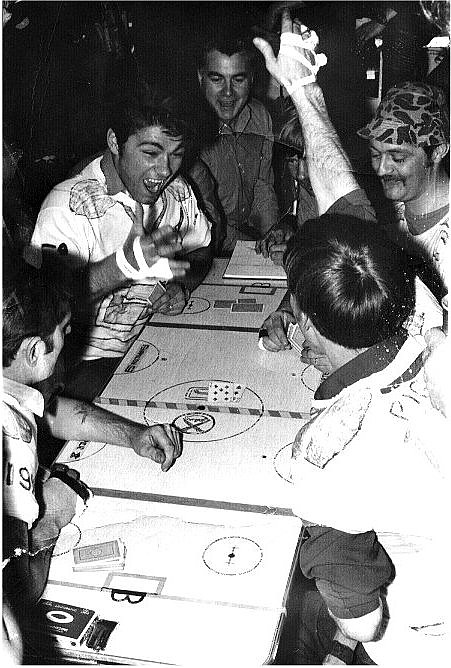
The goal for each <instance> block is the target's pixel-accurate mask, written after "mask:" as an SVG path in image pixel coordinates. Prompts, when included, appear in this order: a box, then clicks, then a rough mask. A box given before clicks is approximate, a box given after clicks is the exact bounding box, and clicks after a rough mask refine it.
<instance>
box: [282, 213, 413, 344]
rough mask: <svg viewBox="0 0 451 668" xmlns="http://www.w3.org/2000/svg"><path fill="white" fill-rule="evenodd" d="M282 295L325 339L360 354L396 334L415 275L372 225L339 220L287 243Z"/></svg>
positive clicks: (326, 220)
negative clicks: (292, 301) (285, 287)
mask: <svg viewBox="0 0 451 668" xmlns="http://www.w3.org/2000/svg"><path fill="white" fill-rule="evenodd" d="M284 263H285V269H286V272H287V276H288V289H289V291H290V293H291V294H292V295H293V297H294V299H295V300H296V303H297V305H298V307H299V309H300V310H301V311H302V312H303V313H305V314H306V315H307V316H308V317H309V318H310V320H311V321H312V323H313V324H314V326H315V327H316V329H317V330H318V331H319V332H320V333H321V334H322V335H323V336H324V337H326V338H327V339H329V340H330V341H333V342H334V343H338V344H339V345H341V346H344V347H345V348H350V349H359V348H365V347H369V346H372V345H375V344H376V343H378V342H380V341H383V340H384V339H386V338H388V337H390V336H393V335H395V334H399V333H400V332H401V331H402V330H401V328H402V326H403V323H404V322H405V320H406V318H407V317H408V316H409V315H410V314H411V313H412V311H413V308H414V304H415V286H414V281H415V275H414V271H413V269H412V268H411V266H410V265H409V263H408V260H407V258H406V256H405V255H404V253H403V251H402V250H401V248H400V247H399V246H396V245H395V244H393V243H392V242H391V241H389V239H388V238H387V237H386V236H385V235H384V233H383V232H382V231H381V230H380V229H379V228H378V226H377V225H376V224H374V223H370V222H366V221H362V220H360V219H357V218H352V217H348V216H339V215H327V214H326V215H323V216H321V217H320V218H318V219H315V220H309V221H307V222H306V223H305V224H304V226H303V227H302V229H301V230H299V231H298V232H297V233H296V235H295V236H294V237H292V238H291V239H290V241H289V243H288V247H287V250H286V253H285V258H284Z"/></svg>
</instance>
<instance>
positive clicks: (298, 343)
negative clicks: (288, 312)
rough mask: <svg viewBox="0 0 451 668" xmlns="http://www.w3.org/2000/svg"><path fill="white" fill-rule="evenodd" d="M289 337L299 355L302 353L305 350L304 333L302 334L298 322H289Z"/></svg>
mask: <svg viewBox="0 0 451 668" xmlns="http://www.w3.org/2000/svg"><path fill="white" fill-rule="evenodd" d="M287 339H288V341H289V342H290V343H291V347H292V348H294V350H295V351H296V352H297V353H299V355H302V352H303V350H304V341H305V339H304V335H303V334H302V332H301V330H300V328H299V325H298V323H295V324H293V323H292V322H290V323H289V325H288V331H287Z"/></svg>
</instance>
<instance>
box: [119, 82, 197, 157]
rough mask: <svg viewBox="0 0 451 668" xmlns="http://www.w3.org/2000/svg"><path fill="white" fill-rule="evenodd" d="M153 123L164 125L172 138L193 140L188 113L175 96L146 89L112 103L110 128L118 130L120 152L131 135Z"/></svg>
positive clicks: (167, 133) (164, 129) (162, 127)
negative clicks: (162, 94) (162, 95)
mask: <svg viewBox="0 0 451 668" xmlns="http://www.w3.org/2000/svg"><path fill="white" fill-rule="evenodd" d="M151 126H156V127H160V128H161V129H162V130H163V132H164V134H166V135H168V136H169V137H182V139H183V141H184V142H185V143H189V142H190V141H191V139H192V131H191V124H190V122H189V119H188V116H187V115H186V114H185V112H184V111H182V108H181V102H179V101H178V100H175V99H174V98H169V97H166V98H162V97H160V96H159V95H158V94H157V93H154V92H152V91H151V90H150V89H143V90H140V91H137V92H136V93H135V94H134V95H130V96H128V97H126V98H124V99H122V100H119V101H117V102H116V103H113V104H111V105H110V111H109V118H108V127H110V128H111V129H112V130H113V131H114V134H115V135H116V139H117V143H118V146H119V150H120V151H121V150H122V148H123V146H124V144H125V142H126V141H127V139H128V138H129V137H130V136H131V135H133V134H135V133H136V132H137V131H138V130H141V129H143V128H147V127H151Z"/></svg>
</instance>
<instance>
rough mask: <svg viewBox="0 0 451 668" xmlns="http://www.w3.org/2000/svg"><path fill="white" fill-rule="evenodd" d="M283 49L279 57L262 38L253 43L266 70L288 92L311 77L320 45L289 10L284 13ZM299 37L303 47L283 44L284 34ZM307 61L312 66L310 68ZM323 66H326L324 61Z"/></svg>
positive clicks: (292, 43)
mask: <svg viewBox="0 0 451 668" xmlns="http://www.w3.org/2000/svg"><path fill="white" fill-rule="evenodd" d="M281 28H282V35H281V48H280V49H279V53H278V55H277V57H276V56H275V55H274V51H273V49H272V47H271V45H270V44H269V43H268V42H267V41H266V40H264V39H262V38H261V37H255V38H254V40H253V42H254V45H255V46H256V47H257V49H258V50H259V51H260V52H261V53H262V55H263V57H264V59H265V63H266V69H267V70H268V72H269V73H270V74H271V76H273V77H274V78H275V79H276V80H277V81H278V82H279V84H281V85H282V86H284V87H285V88H286V89H287V90H290V89H291V87H292V86H293V85H294V84H296V82H300V81H302V80H303V79H304V78H306V77H310V76H311V74H312V71H313V70H314V66H315V54H314V52H313V49H314V48H315V47H316V46H317V45H318V37H317V35H316V33H315V32H313V31H311V30H309V29H308V28H307V26H305V25H303V24H302V23H300V22H299V21H298V20H294V21H293V20H292V19H291V15H290V12H289V10H288V9H284V10H283V11H282V20H281ZM286 33H288V34H291V35H299V36H300V39H302V40H303V41H304V42H305V46H304V47H303V46H302V45H301V44H300V43H299V42H297V44H296V46H295V42H293V41H290V42H289V44H283V41H284V38H283V36H284V34H286ZM305 61H307V62H308V63H310V64H311V67H309V66H308V65H307V64H305ZM321 64H324V59H323V61H322V63H321Z"/></svg>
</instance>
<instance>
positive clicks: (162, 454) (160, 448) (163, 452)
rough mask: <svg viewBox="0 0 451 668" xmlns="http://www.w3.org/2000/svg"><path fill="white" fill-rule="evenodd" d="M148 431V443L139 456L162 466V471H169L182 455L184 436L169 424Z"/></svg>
mask: <svg viewBox="0 0 451 668" xmlns="http://www.w3.org/2000/svg"><path fill="white" fill-rule="evenodd" d="M146 431H147V437H148V441H147V443H146V444H144V446H143V447H141V449H140V451H139V453H138V454H140V455H141V456H142V457H149V458H150V459H152V460H153V461H154V462H156V463H157V464H161V470H162V471H165V472H166V471H168V470H169V469H170V468H171V466H172V465H173V464H174V462H175V460H176V459H177V458H178V457H180V455H181V454H182V435H181V434H180V432H179V431H178V430H177V429H176V428H175V427H173V426H172V425H169V424H162V425H161V424H159V425H156V426H155V427H149V428H148V429H147V430H146Z"/></svg>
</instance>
